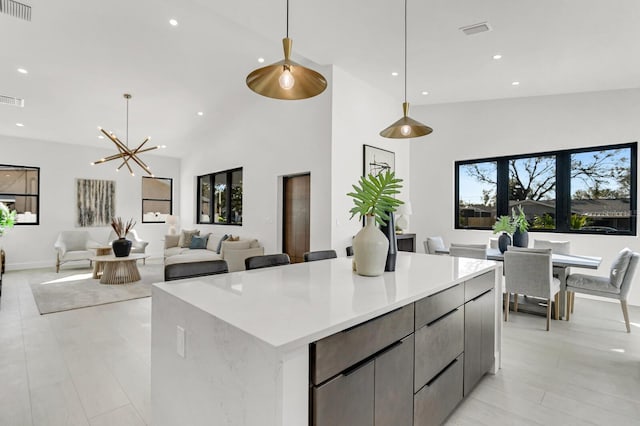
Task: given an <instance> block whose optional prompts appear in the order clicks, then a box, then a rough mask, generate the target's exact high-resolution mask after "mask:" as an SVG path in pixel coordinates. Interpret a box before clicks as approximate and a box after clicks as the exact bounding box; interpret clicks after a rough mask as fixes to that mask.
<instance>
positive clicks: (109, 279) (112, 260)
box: [91, 254, 149, 284]
mask: <svg viewBox="0 0 640 426" xmlns="http://www.w3.org/2000/svg"><path fill="white" fill-rule="evenodd" d="M147 257H149V255H147V254H130V255H129V256H127V257H115V256H114V255H112V254H109V255H104V256H94V257H92V258H91V260H92V261H94V262H96V266H95V267H94V278H97V277H96V272H95V271H96V269H97V265H98V263H102V264H103V267H104V270H103V272H102V277H101V278H100V284H127V283H132V282H134V281H140V271H138V266H137V264H136V263H137V261H138V260H139V259H146V258H147Z"/></svg>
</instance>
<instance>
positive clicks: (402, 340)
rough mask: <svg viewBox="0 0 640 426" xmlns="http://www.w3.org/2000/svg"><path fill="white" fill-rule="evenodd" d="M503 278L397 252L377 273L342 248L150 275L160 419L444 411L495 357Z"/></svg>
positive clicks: (471, 265)
mask: <svg viewBox="0 0 640 426" xmlns="http://www.w3.org/2000/svg"><path fill="white" fill-rule="evenodd" d="M501 277H502V272H501V266H500V265H499V264H496V263H495V262H493V261H485V260H477V259H465V258H452V257H446V256H430V255H424V254H414V253H399V254H398V263H397V268H396V271H395V272H388V273H385V274H384V275H382V276H380V277H361V276H359V275H357V274H355V273H354V272H353V271H352V265H351V259H349V258H339V259H331V260H324V261H318V262H310V263H304V264H296V265H288V266H282V267H275V268H267V269H260V270H253V271H243V272H236V273H231V274H223V275H215V276H208V277H201V278H194V279H188V280H181V281H173V282H167V283H157V284H154V286H153V303H152V345H151V406H152V421H153V424H154V426H163V425H176V424H189V425H287V426H289V425H291V426H294V425H295V426H300V425H306V424H317V425H323V424H339V423H340V422H344V424H369V418H371V419H372V421H371V423H370V424H373V417H374V416H377V414H376V413H378V412H379V413H380V415H381V416H384V413H388V412H390V410H391V412H394V410H395V409H396V408H398V406H400V405H401V406H403V407H401V408H402V410H403V411H402V412H400V411H398V413H397V415H400V416H401V417H402V418H403V420H402V421H404V422H407V424H413V422H415V424H427V423H424V422H422V421H421V420H420V419H421V417H420V416H426V417H425V418H427V417H429V418H432V419H436V418H438V417H437V416H444V417H446V415H448V413H449V411H450V409H453V408H454V407H455V406H456V405H457V403H458V402H459V401H460V400H461V399H462V396H463V393H464V395H466V394H467V393H468V392H469V391H470V390H471V389H472V386H473V385H475V383H477V381H478V380H479V379H480V377H481V376H482V374H484V372H486V371H492V372H495V371H496V369H497V366H498V365H499V360H500V347H501V333H500V331H501V321H500V306H501ZM487 302H488V303H487ZM465 312H467V315H466V316H465ZM430 339H431V340H430ZM461 339H462V340H461ZM463 352H464V353H463ZM396 353H397V354H398V355H399V356H402V357H405V358H398V359H397V360H395V361H394V359H395V358H393V357H394V356H395V354H396ZM389 360H390V361H389ZM385 365H389V366H390V367H389V368H390V369H389V370H385V368H383V367H385ZM463 365H464V369H463ZM374 366H375V367H374ZM399 366H400V367H401V369H402V371H401V372H399V371H396V370H397V369H398V368H399ZM405 367H406V368H405ZM394 369H395V370H394ZM376 371H377V372H378V373H377V374H376V373H375V372H376ZM385 371H387V374H386V375H385ZM467 375H468V377H467ZM463 376H464V388H463ZM390 378H391V379H392V380H391V382H393V383H389V386H388V392H387V393H385V392H384V389H385V387H384V386H382V385H383V384H384V383H386V382H389V379H390ZM396 378H398V379H397V380H396ZM400 378H405V379H406V380H404V379H403V383H400ZM409 378H410V380H409ZM423 382H424V383H423ZM374 384H375V386H374ZM374 387H375V389H376V391H375V392H374ZM369 388H370V391H369ZM398 389H402V392H404V394H403V393H398V392H397V390H398ZM398 395H408V396H406V397H404V396H403V397H401V398H399V399H398ZM441 398H442V403H439V402H438V401H440V400H441ZM434 401H435V402H436V405H437V406H436V407H435V408H434V407H433V403H434ZM385 404H386V406H385ZM447 407H448V408H447ZM392 408H393V409H392ZM398 410H399V408H398ZM433 410H435V411H436V412H437V413H436V414H433V413H432V411H433ZM447 410H449V411H447ZM396 411H397V410H396ZM409 411H410V412H409ZM394 416H396V414H394ZM390 421H393V423H392V424H401V423H402V421H399V420H398V418H397V416H396V417H394V419H392V420H390ZM376 424H384V421H383V420H382V418H377V417H376Z"/></svg>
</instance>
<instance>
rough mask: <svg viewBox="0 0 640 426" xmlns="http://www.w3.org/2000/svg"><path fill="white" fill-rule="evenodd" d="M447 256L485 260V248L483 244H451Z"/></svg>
mask: <svg viewBox="0 0 640 426" xmlns="http://www.w3.org/2000/svg"><path fill="white" fill-rule="evenodd" d="M449 256H453V257H470V258H472V259H486V258H487V246H485V245H484V244H453V243H452V244H451V247H449Z"/></svg>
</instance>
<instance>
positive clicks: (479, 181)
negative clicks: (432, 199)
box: [457, 161, 497, 228]
mask: <svg viewBox="0 0 640 426" xmlns="http://www.w3.org/2000/svg"><path fill="white" fill-rule="evenodd" d="M496 165H497V163H496V162H495V161H489V162H484V163H471V164H461V165H460V166H459V168H458V170H457V172H458V179H457V180H458V182H459V185H458V186H457V188H458V200H459V202H458V222H457V223H458V225H459V226H458V227H460V228H491V225H493V224H494V223H495V222H496V213H497V210H496V192H497V190H496V188H497V186H496V183H497V169H496Z"/></svg>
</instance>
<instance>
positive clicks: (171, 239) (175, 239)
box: [164, 235, 180, 249]
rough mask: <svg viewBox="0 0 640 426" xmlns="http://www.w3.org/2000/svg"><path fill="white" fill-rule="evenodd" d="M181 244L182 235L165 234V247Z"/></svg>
mask: <svg viewBox="0 0 640 426" xmlns="http://www.w3.org/2000/svg"><path fill="white" fill-rule="evenodd" d="M179 246H180V235H165V236H164V248H165V249H168V248H171V247H179Z"/></svg>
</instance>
